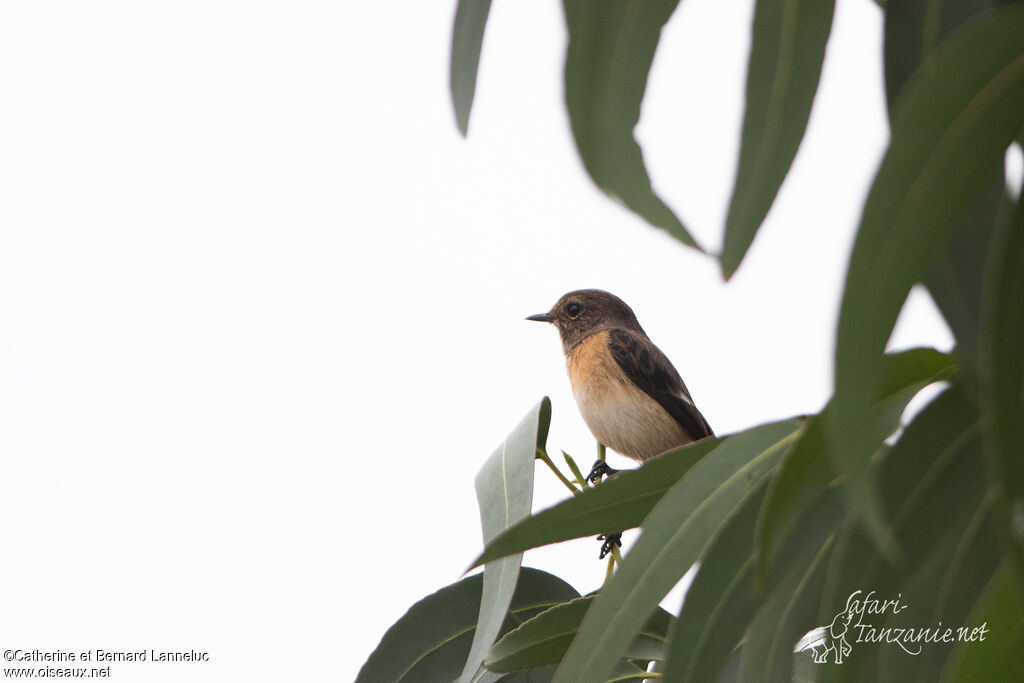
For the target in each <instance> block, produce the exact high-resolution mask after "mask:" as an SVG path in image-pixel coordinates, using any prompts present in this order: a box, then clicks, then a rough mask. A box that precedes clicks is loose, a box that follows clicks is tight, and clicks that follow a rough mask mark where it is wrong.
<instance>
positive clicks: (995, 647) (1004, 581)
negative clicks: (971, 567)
mask: <svg viewBox="0 0 1024 683" xmlns="http://www.w3.org/2000/svg"><path fill="white" fill-rule="evenodd" d="M968 623H969V624H971V625H973V626H981V625H982V624H984V625H985V628H986V635H985V640H983V641H978V642H973V643H960V644H959V645H958V647H957V650H958V652H957V653H956V654H955V655H954V657H953V658H952V661H951V663H954V662H955V665H954V666H953V667H951V668H950V669H949V670H947V671H946V672H945V675H944V676H943V680H945V681H950V682H951V683H974V682H975V681H1020V680H1024V657H1021V651H1022V650H1024V589H1022V588H1021V585H1020V582H1019V581H1018V579H1017V575H1016V573H1015V572H1014V571H1013V569H1012V568H1011V566H1010V564H1009V563H1008V562H1007V563H1005V564H1004V565H1003V567H1002V568H1001V571H999V572H997V573H996V575H995V576H994V577H993V578H992V581H991V582H990V584H989V586H988V587H987V589H986V591H985V595H984V597H983V599H982V600H981V601H980V603H979V605H978V609H977V610H975V612H974V614H972V615H971V617H970V619H969V622H968Z"/></svg>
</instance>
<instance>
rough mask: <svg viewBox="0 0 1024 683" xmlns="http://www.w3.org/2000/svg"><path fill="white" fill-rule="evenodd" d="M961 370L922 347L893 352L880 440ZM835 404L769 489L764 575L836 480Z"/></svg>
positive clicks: (875, 427) (879, 414)
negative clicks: (927, 392) (831, 447)
mask: <svg viewBox="0 0 1024 683" xmlns="http://www.w3.org/2000/svg"><path fill="white" fill-rule="evenodd" d="M955 368H956V361H955V359H954V358H953V356H952V355H950V354H946V353H941V352H939V351H936V350H934V349H927V348H918V349H909V350H906V351H900V352H896V353H888V354H886V355H885V358H884V361H883V363H882V373H881V377H880V379H879V384H878V388H877V389H876V391H875V398H874V401H875V403H874V406H873V409H872V410H873V416H874V419H873V420H872V424H871V426H870V427H869V429H870V430H871V433H872V434H873V435H874V440H875V441H876V442H881V441H882V440H883V439H885V438H886V437H888V436H889V435H890V434H891V433H892V432H893V430H894V429H895V428H896V427H897V425H898V423H899V419H900V416H901V415H902V414H903V411H904V410H905V409H906V407H907V404H908V403H909V402H910V400H911V399H912V398H913V397H914V395H916V394H917V392H918V391H920V390H921V389H922V388H924V387H925V386H928V385H929V384H932V383H933V382H936V381H939V380H941V379H944V378H946V377H949V376H950V375H951V374H952V372H953V371H954V370H955ZM829 410H830V406H826V407H825V410H824V411H822V414H821V415H819V416H815V417H813V418H809V419H808V420H807V422H806V424H805V425H804V427H803V429H802V432H801V435H800V439H799V442H798V443H797V445H796V446H795V447H794V448H793V450H792V451H791V452H790V453H789V455H787V456H786V459H785V461H784V462H783V463H782V465H781V466H780V467H779V468H778V470H777V471H776V473H775V476H774V477H773V480H772V483H771V485H770V486H769V490H768V496H767V498H766V500H765V504H764V506H763V508H762V510H761V515H760V518H759V520H758V533H757V552H756V570H757V572H758V574H763V573H764V570H765V567H766V565H767V564H768V563H769V562H770V561H771V560H772V559H773V558H774V557H775V556H776V554H777V552H778V549H779V546H780V544H781V540H782V539H783V538H785V534H786V533H788V531H789V529H791V528H792V527H793V525H794V524H795V522H796V520H797V519H799V518H800V517H801V515H803V513H804V511H805V510H806V509H807V508H808V507H809V506H810V504H811V502H812V501H813V500H814V499H815V498H816V497H817V496H819V495H820V494H821V492H822V491H824V490H825V489H826V488H827V487H828V485H829V484H830V483H831V482H832V481H833V480H834V479H835V478H836V474H835V468H834V467H833V466H832V465H831V463H830V461H829V458H830V457H831V456H830V455H829V453H828V448H827V446H828V443H827V441H826V439H825V433H824V423H825V421H826V420H827V419H828V417H827V413H828V411H829Z"/></svg>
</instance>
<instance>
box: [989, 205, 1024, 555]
mask: <svg viewBox="0 0 1024 683" xmlns="http://www.w3.org/2000/svg"><path fill="white" fill-rule="evenodd" d="M987 275H988V278H989V279H988V281H987V282H986V288H985V297H984V305H983V310H984V313H983V325H982V329H983V332H982V335H983V337H982V342H981V346H982V353H981V358H982V385H983V389H982V391H981V392H980V394H981V399H982V405H983V406H984V407H985V408H987V410H988V411H989V412H990V414H991V416H992V422H993V424H992V426H991V437H992V439H991V448H992V449H993V451H994V452H995V455H996V461H997V467H996V471H997V472H998V475H999V479H1000V482H1001V484H1002V486H1003V487H1005V489H1006V492H1007V497H1008V499H1009V500H1010V501H1011V505H1012V508H1013V513H1012V514H1016V515H1018V516H1022V515H1024V462H1022V454H1024V420H1022V419H1021V415H1024V356H1022V354H1021V349H1024V303H1022V302H1024V201H1019V202H1018V204H1017V206H1016V214H1015V216H1014V219H1013V221H1012V222H1007V223H1006V224H1005V226H1003V231H1002V232H1000V233H999V235H998V237H997V238H996V240H995V241H994V248H993V256H992V259H991V263H990V266H989V268H988V270H987ZM1017 542H1018V543H1022V542H1024V539H1022V538H1021V534H1020V532H1018V538H1017Z"/></svg>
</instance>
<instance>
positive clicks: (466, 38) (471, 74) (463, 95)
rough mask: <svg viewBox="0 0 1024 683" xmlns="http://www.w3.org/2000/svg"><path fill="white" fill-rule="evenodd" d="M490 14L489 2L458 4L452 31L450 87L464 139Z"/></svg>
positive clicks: (478, 0)
mask: <svg viewBox="0 0 1024 683" xmlns="http://www.w3.org/2000/svg"><path fill="white" fill-rule="evenodd" d="M490 11H491V0H459V6H458V8H457V9H456V10H455V28H454V29H453V30H452V64H451V73H450V86H451V92H452V104H454V105H455V121H456V123H457V124H458V126H459V132H461V133H462V134H463V135H466V133H467V132H468V131H469V112H470V110H471V109H472V108H473V94H474V93H475V92H476V74H477V69H478V67H479V66H480V48H481V47H482V46H483V42H484V28H485V27H486V26H487V15H488V13H490Z"/></svg>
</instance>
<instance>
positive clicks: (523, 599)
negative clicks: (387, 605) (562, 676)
mask: <svg viewBox="0 0 1024 683" xmlns="http://www.w3.org/2000/svg"><path fill="white" fill-rule="evenodd" d="M482 590H483V576H482V575H481V574H474V575H473V576H468V577H466V578H465V579H462V580H461V581H459V582H458V583H454V584H452V585H450V586H447V587H445V588H442V589H441V590H439V591H437V592H436V593H434V594H432V595H428V596H427V597H425V598H423V599H422V600H420V601H419V602H417V603H416V604H415V605H413V606H412V607H410V608H409V611H408V612H406V613H405V615H404V616H403V617H402V618H401V619H399V620H398V621H397V622H396V623H395V624H394V625H393V626H392V627H391V628H390V629H388V632H387V633H386V634H384V637H383V638H382V639H381V641H380V644H379V645H378V646H377V649H376V650H374V651H373V654H371V655H370V657H369V659H367V660H366V663H365V664H364V665H363V668H362V669H361V670H360V671H359V676H358V677H357V678H356V683H451V681H453V680H454V679H455V678H456V677H457V676H458V675H459V672H460V671H462V667H463V665H464V664H465V661H466V656H467V655H468V654H469V647H470V644H471V642H472V640H473V634H474V632H475V631H476V622H477V616H478V615H479V612H480V595H481V593H482ZM578 596H579V593H577V592H576V590H575V589H573V587H572V586H570V585H569V584H567V583H566V582H565V581H563V580H562V579H560V578H558V577H557V576H553V575H552V574H548V573H547V572H543V571H540V570H539V569H531V568H528V567H524V568H523V570H522V575H521V577H520V580H519V585H518V586H517V587H516V593H515V597H514V598H513V599H512V604H511V608H510V610H509V614H510V615H512V616H513V617H515V618H516V620H517V621H520V622H521V621H522V620H526V619H528V618H530V617H532V616H533V615H535V614H537V613H539V612H540V611H542V610H544V609H547V608H549V607H551V606H552V605H555V604H559V603H562V602H564V601H566V600H572V599H573V598H575V597H578ZM510 628H511V625H510V624H507V625H506V628H505V630H509V629H510Z"/></svg>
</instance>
